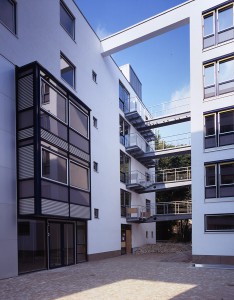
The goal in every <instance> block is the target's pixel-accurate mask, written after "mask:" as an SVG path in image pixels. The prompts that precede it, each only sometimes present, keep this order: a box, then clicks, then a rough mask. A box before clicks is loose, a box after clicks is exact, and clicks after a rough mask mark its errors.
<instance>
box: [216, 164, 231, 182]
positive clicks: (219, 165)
mask: <svg viewBox="0 0 234 300" xmlns="http://www.w3.org/2000/svg"><path fill="white" fill-rule="evenodd" d="M230 164H234V161H229V162H221V163H219V164H218V167H219V186H220V187H221V186H230V185H233V184H234V183H223V184H222V183H221V166H223V165H230Z"/></svg>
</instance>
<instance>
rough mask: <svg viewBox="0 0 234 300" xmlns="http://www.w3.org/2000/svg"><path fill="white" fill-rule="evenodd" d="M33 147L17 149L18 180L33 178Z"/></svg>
mask: <svg viewBox="0 0 234 300" xmlns="http://www.w3.org/2000/svg"><path fill="white" fill-rule="evenodd" d="M33 155H34V153H33V145H30V146H26V147H22V148H19V179H25V178H32V177H34V158H33Z"/></svg>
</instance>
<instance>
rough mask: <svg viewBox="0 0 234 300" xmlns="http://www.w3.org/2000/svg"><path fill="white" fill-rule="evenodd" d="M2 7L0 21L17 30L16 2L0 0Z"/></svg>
mask: <svg viewBox="0 0 234 300" xmlns="http://www.w3.org/2000/svg"><path fill="white" fill-rule="evenodd" d="M0 7H1V9H0V21H1V22H2V23H3V24H4V25H6V26H7V27H8V28H9V29H10V30H11V31H12V32H15V3H14V2H13V1H11V0H0Z"/></svg>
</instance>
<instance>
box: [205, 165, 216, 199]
mask: <svg viewBox="0 0 234 300" xmlns="http://www.w3.org/2000/svg"><path fill="white" fill-rule="evenodd" d="M205 172H206V173H205V198H206V199H208V198H216V197H217V187H216V177H217V175H216V165H208V166H206V168H205Z"/></svg>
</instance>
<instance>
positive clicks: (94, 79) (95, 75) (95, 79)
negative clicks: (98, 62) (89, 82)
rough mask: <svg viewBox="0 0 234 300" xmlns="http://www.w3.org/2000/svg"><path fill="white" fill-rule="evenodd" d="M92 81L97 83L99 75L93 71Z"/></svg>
mask: <svg viewBox="0 0 234 300" xmlns="http://www.w3.org/2000/svg"><path fill="white" fill-rule="evenodd" d="M92 79H93V81H94V82H96V83H97V74H96V73H95V72H94V71H92Z"/></svg>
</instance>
